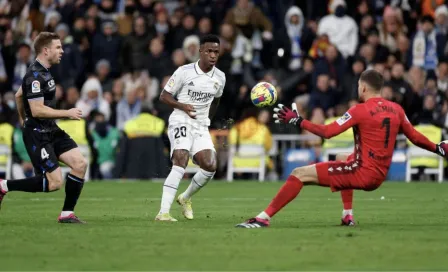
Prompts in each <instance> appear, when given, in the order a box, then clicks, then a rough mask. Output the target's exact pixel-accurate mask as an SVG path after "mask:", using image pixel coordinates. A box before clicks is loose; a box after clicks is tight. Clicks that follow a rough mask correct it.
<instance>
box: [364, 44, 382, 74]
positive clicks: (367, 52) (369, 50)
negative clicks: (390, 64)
mask: <svg viewBox="0 0 448 272" xmlns="http://www.w3.org/2000/svg"><path fill="white" fill-rule="evenodd" d="M359 56H360V57H362V58H363V59H364V60H365V61H366V65H367V67H366V68H369V69H370V68H372V65H373V64H374V60H375V57H376V51H375V48H374V47H373V45H371V44H369V43H365V44H363V45H362V46H361V48H359ZM386 58H387V56H386ZM384 61H385V60H384ZM378 63H382V62H378Z"/></svg>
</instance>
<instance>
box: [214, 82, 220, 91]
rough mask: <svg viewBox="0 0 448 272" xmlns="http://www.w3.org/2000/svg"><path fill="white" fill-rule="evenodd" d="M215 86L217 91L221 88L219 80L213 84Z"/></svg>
mask: <svg viewBox="0 0 448 272" xmlns="http://www.w3.org/2000/svg"><path fill="white" fill-rule="evenodd" d="M213 88H214V89H215V91H218V90H219V84H218V82H215V85H213Z"/></svg>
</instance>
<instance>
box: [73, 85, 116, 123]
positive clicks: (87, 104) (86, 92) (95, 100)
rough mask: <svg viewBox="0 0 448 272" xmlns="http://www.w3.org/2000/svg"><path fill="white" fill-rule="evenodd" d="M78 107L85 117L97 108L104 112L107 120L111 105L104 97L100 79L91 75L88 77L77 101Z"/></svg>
mask: <svg viewBox="0 0 448 272" xmlns="http://www.w3.org/2000/svg"><path fill="white" fill-rule="evenodd" d="M76 107H77V108H80V109H81V110H82V116H83V117H84V118H85V117H87V116H89V115H90V112H91V111H93V110H96V111H98V112H101V113H102V114H104V116H105V118H106V120H109V117H110V106H109V104H108V103H107V101H105V100H104V99H103V88H102V87H101V83H100V81H99V80H98V79H97V78H95V77H91V78H89V79H87V81H86V82H85V83H84V85H83V86H82V89H81V99H80V100H79V101H78V102H77V103H76Z"/></svg>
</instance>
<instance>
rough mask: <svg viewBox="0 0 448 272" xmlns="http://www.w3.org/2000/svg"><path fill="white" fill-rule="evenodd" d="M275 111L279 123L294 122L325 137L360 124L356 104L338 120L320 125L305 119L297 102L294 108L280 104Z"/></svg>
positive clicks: (330, 136) (293, 105)
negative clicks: (298, 109) (356, 116)
mask: <svg viewBox="0 0 448 272" xmlns="http://www.w3.org/2000/svg"><path fill="white" fill-rule="evenodd" d="M274 111H275V114H274V118H275V119H276V122H277V123H287V124H294V125H297V126H300V127H301V128H302V129H305V130H308V131H309V132H311V133H313V134H315V135H317V136H320V137H322V138H325V139H329V138H332V137H334V136H336V135H339V134H341V133H342V132H344V131H346V130H347V129H349V128H351V127H353V126H355V125H356V124H358V121H357V119H356V118H355V114H356V111H357V108H356V106H355V107H352V108H351V109H350V110H349V111H348V112H346V113H345V114H344V115H343V116H342V117H340V118H339V119H338V120H336V121H334V122H333V123H331V124H328V125H318V124H314V123H312V122H310V121H308V120H305V119H303V118H302V117H301V116H300V115H299V113H298V111H297V106H296V104H295V103H293V104H292V110H291V109H289V108H288V107H285V106H284V105H282V104H278V108H275V109H274Z"/></svg>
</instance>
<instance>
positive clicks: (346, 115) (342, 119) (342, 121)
mask: <svg viewBox="0 0 448 272" xmlns="http://www.w3.org/2000/svg"><path fill="white" fill-rule="evenodd" d="M350 119H352V116H351V115H350V113H348V112H346V113H344V115H342V116H341V117H339V119H338V120H336V123H338V125H340V126H342V125H343V124H345V123H346V122H347V121H348V120H350Z"/></svg>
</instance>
